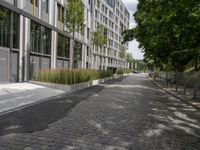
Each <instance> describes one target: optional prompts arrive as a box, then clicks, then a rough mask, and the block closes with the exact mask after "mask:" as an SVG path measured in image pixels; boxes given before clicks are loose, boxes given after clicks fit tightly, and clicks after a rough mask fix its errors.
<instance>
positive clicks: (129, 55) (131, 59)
mask: <svg viewBox="0 0 200 150" xmlns="http://www.w3.org/2000/svg"><path fill="white" fill-rule="evenodd" d="M126 60H127V61H128V62H129V63H133V55H132V53H127V54H126Z"/></svg>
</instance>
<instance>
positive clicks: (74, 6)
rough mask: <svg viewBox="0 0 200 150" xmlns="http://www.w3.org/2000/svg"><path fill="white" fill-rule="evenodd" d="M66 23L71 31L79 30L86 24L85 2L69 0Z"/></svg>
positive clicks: (66, 7) (66, 8)
mask: <svg viewBox="0 0 200 150" xmlns="http://www.w3.org/2000/svg"><path fill="white" fill-rule="evenodd" d="M65 10H66V13H65V25H66V27H67V29H68V30H69V32H72V33H74V32H78V31H80V30H81V29H82V28H83V26H84V20H85V18H84V4H83V1H82V0H69V1H68V3H67V4H66V6H65Z"/></svg>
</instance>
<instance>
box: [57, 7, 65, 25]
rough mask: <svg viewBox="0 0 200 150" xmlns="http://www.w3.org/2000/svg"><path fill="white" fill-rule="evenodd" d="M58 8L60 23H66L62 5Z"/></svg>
mask: <svg viewBox="0 0 200 150" xmlns="http://www.w3.org/2000/svg"><path fill="white" fill-rule="evenodd" d="M57 7H58V12H57V13H58V21H60V22H62V23H63V22H64V7H63V6H61V5H60V4H58V5H57Z"/></svg>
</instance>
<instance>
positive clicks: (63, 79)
mask: <svg viewBox="0 0 200 150" xmlns="http://www.w3.org/2000/svg"><path fill="white" fill-rule="evenodd" d="M112 75H113V72H112V71H105V70H88V69H72V70H68V69H54V70H40V71H38V72H37V73H36V75H35V77H34V80H36V81H41V82H50V83H58V84H68V85H72V84H77V83H82V82H87V81H91V80H96V79H100V78H106V77H110V76H112Z"/></svg>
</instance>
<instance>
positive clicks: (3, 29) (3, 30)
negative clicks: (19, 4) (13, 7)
mask: <svg viewBox="0 0 200 150" xmlns="http://www.w3.org/2000/svg"><path fill="white" fill-rule="evenodd" d="M0 46H3V47H10V11H9V10H7V9H5V8H3V7H1V6H0Z"/></svg>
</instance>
